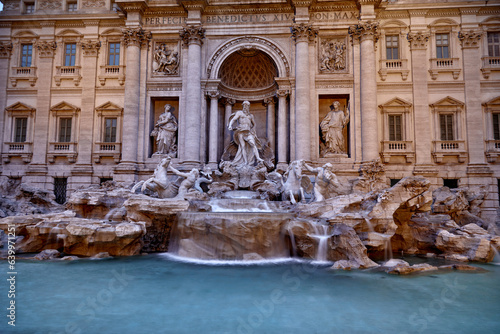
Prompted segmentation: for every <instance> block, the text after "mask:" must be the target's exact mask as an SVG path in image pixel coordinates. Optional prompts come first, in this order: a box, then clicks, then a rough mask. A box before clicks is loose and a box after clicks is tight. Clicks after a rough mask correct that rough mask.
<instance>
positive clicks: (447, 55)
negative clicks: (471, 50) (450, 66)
mask: <svg viewBox="0 0 500 334" xmlns="http://www.w3.org/2000/svg"><path fill="white" fill-rule="evenodd" d="M438 36H446V44H441V45H438V43H442V40H441V38H438ZM450 39H451V36H450V33H448V32H446V33H443V32H439V33H436V34H435V36H434V48H435V51H436V58H437V59H450V58H452V57H451V53H450V51H451V48H450ZM445 48H446V49H445ZM438 50H440V51H441V52H438ZM444 50H446V57H445V56H444V54H443V51H444ZM440 53H441V54H440Z"/></svg>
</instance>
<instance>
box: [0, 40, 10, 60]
mask: <svg viewBox="0 0 500 334" xmlns="http://www.w3.org/2000/svg"><path fill="white" fill-rule="evenodd" d="M11 52H12V43H11V42H0V58H9V57H10V54H11Z"/></svg>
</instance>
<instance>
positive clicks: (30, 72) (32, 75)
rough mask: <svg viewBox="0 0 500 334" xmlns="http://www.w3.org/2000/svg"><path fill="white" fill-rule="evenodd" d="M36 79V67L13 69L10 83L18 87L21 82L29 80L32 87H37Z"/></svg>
mask: <svg viewBox="0 0 500 334" xmlns="http://www.w3.org/2000/svg"><path fill="white" fill-rule="evenodd" d="M36 79H37V76H36V67H33V66H32V67H12V71H11V75H10V83H11V84H12V86H13V87H16V86H17V82H18V81H19V80H28V81H29V83H30V85H31V86H35V84H36Z"/></svg>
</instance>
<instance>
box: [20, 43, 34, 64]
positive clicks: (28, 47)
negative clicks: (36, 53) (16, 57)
mask: <svg viewBox="0 0 500 334" xmlns="http://www.w3.org/2000/svg"><path fill="white" fill-rule="evenodd" d="M32 56H33V44H22V45H21V67H30V66H31V59H32Z"/></svg>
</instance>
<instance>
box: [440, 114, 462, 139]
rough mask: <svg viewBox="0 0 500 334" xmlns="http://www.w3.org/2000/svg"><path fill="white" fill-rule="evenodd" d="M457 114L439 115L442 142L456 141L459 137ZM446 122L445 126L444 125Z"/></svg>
mask: <svg viewBox="0 0 500 334" xmlns="http://www.w3.org/2000/svg"><path fill="white" fill-rule="evenodd" d="M455 117H456V116H455V114H454V113H449V112H440V113H439V133H440V135H439V138H440V141H454V140H456V139H455V138H457V137H458V134H457V133H456V132H457V131H456V130H457V126H456V120H455ZM443 121H444V124H443ZM443 125H444V126H443Z"/></svg>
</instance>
